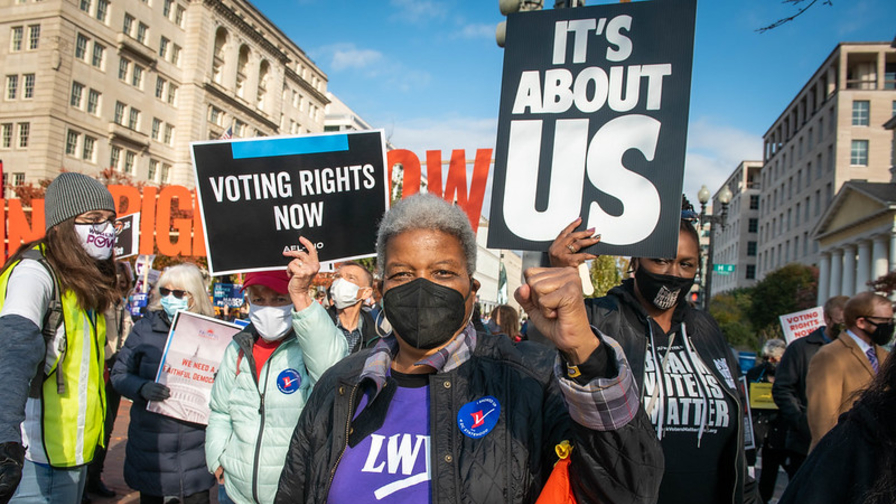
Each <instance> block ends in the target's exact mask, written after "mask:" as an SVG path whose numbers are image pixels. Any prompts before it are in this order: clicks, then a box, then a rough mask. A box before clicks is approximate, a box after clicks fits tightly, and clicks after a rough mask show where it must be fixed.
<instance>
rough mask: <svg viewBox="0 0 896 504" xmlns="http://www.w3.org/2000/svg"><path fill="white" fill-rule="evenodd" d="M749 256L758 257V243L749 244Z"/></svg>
mask: <svg viewBox="0 0 896 504" xmlns="http://www.w3.org/2000/svg"><path fill="white" fill-rule="evenodd" d="M747 255H748V256H755V255H756V242H754V241H751V242H747Z"/></svg>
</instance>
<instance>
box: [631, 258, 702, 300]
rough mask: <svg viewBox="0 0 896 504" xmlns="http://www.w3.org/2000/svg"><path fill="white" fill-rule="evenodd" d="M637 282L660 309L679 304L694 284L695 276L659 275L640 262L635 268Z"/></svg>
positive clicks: (643, 292) (643, 293)
mask: <svg viewBox="0 0 896 504" xmlns="http://www.w3.org/2000/svg"><path fill="white" fill-rule="evenodd" d="M635 283H636V284H637V286H638V290H639V291H640V292H641V295H642V296H644V299H646V300H648V301H650V302H651V303H652V304H653V306H656V307H657V308H659V309H660V310H668V309H670V308H672V307H674V306H675V305H677V304H678V301H679V300H680V299H682V298H683V297H684V296H685V295H687V293H688V291H689V290H691V286H692V285H694V279H693V278H684V277H678V276H673V275H657V274H655V273H651V272H649V271H647V270H646V269H644V267H643V266H642V265H641V264H640V262H639V264H638V269H636V270H635Z"/></svg>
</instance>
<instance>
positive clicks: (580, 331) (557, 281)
mask: <svg viewBox="0 0 896 504" xmlns="http://www.w3.org/2000/svg"><path fill="white" fill-rule="evenodd" d="M524 274H525V276H526V283H525V284H523V285H521V286H520V288H518V289H517V290H516V292H515V293H514V296H515V297H516V300H517V301H518V302H519V303H520V306H522V307H523V309H524V310H526V313H528V314H529V320H531V321H532V323H533V324H535V327H536V328H538V330H539V331H540V332H541V333H542V334H544V335H545V336H547V337H548V338H550V340H551V341H553V342H554V345H556V346H557V348H558V349H559V350H560V351H561V352H563V353H564V355H566V358H567V359H568V360H569V362H570V363H572V364H574V365H578V364H581V363H583V362H585V361H586V360H587V359H588V357H589V356H591V353H592V352H594V350H595V349H596V348H597V347H598V346H600V340H598V339H597V338H596V337H595V336H594V333H593V332H591V325H590V324H589V323H588V316H587V314H586V313H585V303H584V302H583V301H582V282H581V280H580V279H579V274H578V271H576V270H575V269H572V268H529V269H527V270H526V271H525V273H524Z"/></svg>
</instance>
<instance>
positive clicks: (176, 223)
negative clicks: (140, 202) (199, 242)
mask: <svg viewBox="0 0 896 504" xmlns="http://www.w3.org/2000/svg"><path fill="white" fill-rule="evenodd" d="M175 198H177V207H178V209H179V208H181V207H187V208H189V209H192V208H193V195H191V194H190V191H189V190H188V189H187V188H186V187H184V186H168V187H165V188H164V189H162V191H161V192H160V193H159V208H158V212H159V214H158V217H157V218H156V223H157V225H156V241H157V244H158V246H159V253H160V254H162V255H166V256H170V257H174V256H176V255H178V254H180V255H184V256H188V255H190V245H191V243H190V242H191V241H192V240H191V237H190V224H191V219H185V218H183V217H181V218H178V219H172V218H171V210H172V205H173V203H174V199H175ZM171 228H174V232H176V233H177V243H172V242H171Z"/></svg>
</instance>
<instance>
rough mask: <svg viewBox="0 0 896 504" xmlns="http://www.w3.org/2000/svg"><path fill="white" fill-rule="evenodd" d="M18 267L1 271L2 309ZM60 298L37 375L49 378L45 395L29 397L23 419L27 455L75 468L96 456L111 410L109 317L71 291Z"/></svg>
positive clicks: (43, 461)
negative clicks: (58, 319)
mask: <svg viewBox="0 0 896 504" xmlns="http://www.w3.org/2000/svg"><path fill="white" fill-rule="evenodd" d="M17 265H18V264H13V265H11V266H10V267H9V268H7V269H6V271H5V272H4V273H3V275H0V307H2V306H3V304H4V302H5V301H6V296H7V295H8V293H7V284H8V283H9V278H10V276H11V275H12V271H13V269H14V268H15V267H16V266H17ZM54 281H55V278H54ZM56 288H57V289H58V288H59V285H58V284H57V285H56ZM61 301H62V308H63V314H64V317H63V320H64V321H63V323H62V325H61V326H60V327H59V330H58V331H56V336H55V338H54V340H53V341H52V342H50V343H49V344H48V345H47V347H48V348H47V352H46V356H45V359H44V373H43V374H39V375H38V377H37V378H35V379H39V378H40V377H45V379H44V382H43V386H42V387H41V389H40V397H37V398H33V397H29V398H28V401H27V403H26V405H25V421H24V422H22V438H23V442H24V443H25V444H26V445H27V446H28V455H29V457H28V458H29V459H30V460H32V461H34V462H37V463H43V464H49V465H50V466H52V467H55V468H65V467H76V466H80V465H84V464H87V463H89V462H90V461H91V460H93V455H94V451H95V450H96V447H97V444H99V443H102V442H103V441H104V440H103V429H104V420H105V409H106V391H105V384H104V381H103V371H104V366H105V361H104V358H105V356H104V347H105V345H106V319H105V316H104V315H103V314H97V313H96V312H95V311H94V310H83V309H81V308H80V306H79V305H78V300H77V298H76V297H75V294H74V293H73V292H72V291H66V292H64V293H63V294H62V296H61ZM3 337H15V335H12V334H10V335H3ZM63 349H64V351H63ZM60 356H61V357H62V358H61V359H60ZM23 371H24V372H27V373H29V374H32V373H33V370H23ZM58 373H62V378H63V382H64V384H65V386H64V391H63V392H62V393H59V391H58V389H59V387H58V385H57V383H58V381H57V374H58Z"/></svg>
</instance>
